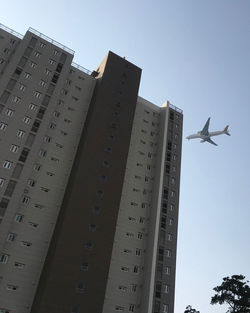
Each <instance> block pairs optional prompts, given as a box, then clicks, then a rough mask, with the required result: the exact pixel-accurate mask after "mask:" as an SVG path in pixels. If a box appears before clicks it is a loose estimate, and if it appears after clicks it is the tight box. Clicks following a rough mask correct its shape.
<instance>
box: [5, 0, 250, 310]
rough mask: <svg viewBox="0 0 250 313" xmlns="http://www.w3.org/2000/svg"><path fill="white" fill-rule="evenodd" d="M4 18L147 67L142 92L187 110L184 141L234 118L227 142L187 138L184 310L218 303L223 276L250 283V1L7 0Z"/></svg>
mask: <svg viewBox="0 0 250 313" xmlns="http://www.w3.org/2000/svg"><path fill="white" fill-rule="evenodd" d="M0 22H1V23H3V24H5V25H6V26H9V27H10V28H13V29H14V30H16V31H18V32H19V33H22V34H24V33H25V32H26V30H27V29H28V27H29V26H31V27H33V28H35V29H37V30H39V31H41V32H42V33H44V34H46V35H48V36H49V37H52V38H53V39H55V40H57V41H59V42H61V43H63V44H65V45H66V46H69V47H70V48H72V49H74V50H75V51H76V54H75V61H76V62H77V63H79V64H80V65H82V66H84V67H86V68H88V69H90V70H92V69H95V68H96V67H97V66H98V64H99V63H100V61H101V60H102V59H103V57H104V56H105V54H106V53H107V52H108V50H112V51H114V52H115V53H117V54H119V55H121V56H126V58H127V59H128V60H129V61H131V62H133V63H135V64H136V65H138V66H139V67H141V68H142V69H143V75H142V80H141V86H140V95H141V96H142V97H144V98H146V99H148V100H150V101H152V102H154V103H155V104H157V105H161V104H162V103H163V102H164V101H165V100H167V99H168V100H170V101H171V102H172V103H173V104H175V105H176V106H178V107H180V108H182V109H183V110H184V137H185V136H187V135H189V134H191V133H194V132H197V131H198V130H201V129H202V127H203V125H204V124H205V122H206V120H207V118H208V117H209V116H211V124H210V129H211V130H218V129H222V128H224V126H225V125H227V124H229V125H230V127H229V129H230V132H231V134H232V136H231V137H228V136H219V137H217V138H215V141H216V142H217V143H218V145H219V146H218V147H215V146H213V145H210V144H208V143H203V144H201V143H199V140H196V141H187V140H186V139H184V140H183V155H182V180H181V197H180V219H179V241H178V262H177V286H176V310H175V313H182V312H183V311H184V308H185V306H186V305H188V304H192V305H193V306H194V307H195V308H197V309H199V310H200V311H201V313H210V312H211V313H212V312H214V313H224V312H225V309H223V308H221V307H220V306H211V305H210V304H209V303H210V298H211V296H212V295H213V291H212V288H213V287H214V286H216V285H217V284H219V283H220V282H221V280H222V277H224V276H227V275H229V276H231V275H233V274H240V273H241V274H244V275H245V276H246V277H247V278H248V279H250V243H249V242H250V227H249V225H250V197H249V193H250V177H249V176H250V175H249V174H250V139H249V136H250V122H249V120H250V105H249V103H250V79H249V78H250V1H249V0H209V1H208V0H154V1H153V0H105V1H104V0H71V1H65V0H61V1H58V0H54V1H48V0H43V1H27V0H12V1H8V2H7V1H2V3H1V10H0Z"/></svg>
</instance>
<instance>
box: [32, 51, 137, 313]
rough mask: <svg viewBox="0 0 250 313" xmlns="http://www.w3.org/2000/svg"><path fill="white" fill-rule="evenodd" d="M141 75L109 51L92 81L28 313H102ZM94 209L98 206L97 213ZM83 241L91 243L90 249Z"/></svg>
mask: <svg viewBox="0 0 250 313" xmlns="http://www.w3.org/2000/svg"><path fill="white" fill-rule="evenodd" d="M140 76H141V69H139V68H138V67H136V66H135V65H133V64H131V63H129V62H127V61H126V60H125V59H122V58H120V57H119V56H117V55H115V54H114V53H112V52H109V54H108V57H107V59H106V65H105V67H104V71H103V73H99V75H98V77H97V80H98V82H97V85H96V89H95V92H94V95H93V99H92V102H91V106H90V109H89V112H88V116H87V121H86V123H85V126H84V130H83V133H82V135H81V139H80V144H79V147H78V152H77V155H76V158H75V160H74V165H73V168H72V172H71V176H70V178H69V182H68V186H67V189H66V192H65V196H64V201H63V205H62V208H61V211H60V214H59V217H58V221H57V225H56V228H55V231H54V235H53V238H52V241H51V244H50V248H49V252H48V255H47V258H46V261H45V265H44V269H43V271H42V275H41V278H40V282H39V286H38V289H37V293H36V296H35V299H34V302H33V306H32V311H31V312H32V313H45V312H46V313H48V312H53V313H64V312H65V313H69V312H71V308H72V307H74V306H79V307H80V312H81V313H82V312H86V313H100V312H101V311H102V306H103V301H104V295H105V288H106V282H107V276H108V271H109V264H110V258H111V253H112V245H113V239H114V234H115V227H116V220H117V215H118V210H119V204H120V198H121V191H122V185H123V179H124V174H125V168H126V161H127V155H128V149H129V143H130V136H131V130H132V123H133V118H134V112H135V107H136V101H137V95H138V88H139V82H140ZM117 105H118V106H117ZM115 112H117V113H115ZM116 114H117V115H116ZM113 124H115V125H113ZM110 135H113V136H114V140H111V139H109V136H110ZM107 148H111V151H110V152H108V151H106V149H107ZM104 160H106V161H108V162H109V164H110V165H109V166H108V167H106V166H104V165H103V161H104ZM101 176H106V181H102V180H101V179H100V177H101ZM98 190H102V191H103V196H102V197H100V196H98V194H97V192H98ZM94 206H99V207H100V211H99V212H98V213H94V212H93V207H94ZM90 224H95V225H96V230H95V231H91V230H90ZM87 242H92V243H93V247H92V248H91V249H90V250H88V249H87V248H86V247H85V245H86V243H87ZM81 262H88V264H89V269H88V271H82V270H81V268H80V266H81ZM78 283H83V285H84V286H85V289H84V292H83V293H78V292H76V287H77V285H78Z"/></svg>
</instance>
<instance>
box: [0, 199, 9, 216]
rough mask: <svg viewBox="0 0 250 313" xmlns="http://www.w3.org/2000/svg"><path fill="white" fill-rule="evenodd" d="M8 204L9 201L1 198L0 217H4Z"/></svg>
mask: <svg viewBox="0 0 250 313" xmlns="http://www.w3.org/2000/svg"><path fill="white" fill-rule="evenodd" d="M8 204H9V200H8V199H6V198H2V200H1V202H0V215H1V216H4V214H5V211H6V208H7V207H8Z"/></svg>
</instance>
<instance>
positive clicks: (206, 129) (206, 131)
mask: <svg viewBox="0 0 250 313" xmlns="http://www.w3.org/2000/svg"><path fill="white" fill-rule="evenodd" d="M209 122H210V117H209V118H208V120H207V122H206V124H205V126H204V127H203V129H202V131H201V135H204V136H208V128H209Z"/></svg>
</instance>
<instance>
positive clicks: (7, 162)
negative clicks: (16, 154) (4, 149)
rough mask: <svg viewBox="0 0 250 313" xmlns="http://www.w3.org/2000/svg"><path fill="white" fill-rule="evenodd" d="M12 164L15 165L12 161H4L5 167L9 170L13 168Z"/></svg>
mask: <svg viewBox="0 0 250 313" xmlns="http://www.w3.org/2000/svg"><path fill="white" fill-rule="evenodd" d="M12 164H13V163H12V162H10V161H4V162H3V167H4V168H6V169H8V170H9V169H10V168H11V166H12Z"/></svg>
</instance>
